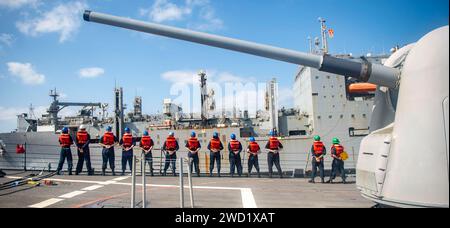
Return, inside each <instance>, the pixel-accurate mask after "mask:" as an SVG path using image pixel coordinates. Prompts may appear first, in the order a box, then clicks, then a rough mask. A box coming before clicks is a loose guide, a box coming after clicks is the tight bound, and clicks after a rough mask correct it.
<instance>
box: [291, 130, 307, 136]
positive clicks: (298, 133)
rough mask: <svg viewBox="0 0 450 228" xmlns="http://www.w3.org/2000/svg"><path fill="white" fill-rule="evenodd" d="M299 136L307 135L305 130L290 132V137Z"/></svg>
mask: <svg viewBox="0 0 450 228" xmlns="http://www.w3.org/2000/svg"><path fill="white" fill-rule="evenodd" d="M299 135H306V131H305V130H295V131H289V136H299Z"/></svg>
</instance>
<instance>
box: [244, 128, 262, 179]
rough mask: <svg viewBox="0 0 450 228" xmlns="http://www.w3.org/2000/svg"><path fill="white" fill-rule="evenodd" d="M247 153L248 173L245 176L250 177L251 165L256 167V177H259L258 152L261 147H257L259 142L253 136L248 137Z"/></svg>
mask: <svg viewBox="0 0 450 228" xmlns="http://www.w3.org/2000/svg"><path fill="white" fill-rule="evenodd" d="M247 153H248V174H247V176H248V177H250V176H251V174H252V169H253V166H254V167H255V169H256V172H257V173H258V177H259V178H261V174H260V173H259V161H258V154H260V153H261V148H260V147H259V144H258V143H257V142H256V140H255V138H254V137H250V143H249V144H248V148H247Z"/></svg>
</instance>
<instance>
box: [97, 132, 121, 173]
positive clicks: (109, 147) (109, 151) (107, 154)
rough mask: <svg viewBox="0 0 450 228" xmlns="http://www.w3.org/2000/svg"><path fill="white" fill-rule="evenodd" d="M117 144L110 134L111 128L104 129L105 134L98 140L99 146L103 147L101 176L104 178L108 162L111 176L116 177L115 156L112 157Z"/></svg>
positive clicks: (115, 138) (114, 137)
mask: <svg viewBox="0 0 450 228" xmlns="http://www.w3.org/2000/svg"><path fill="white" fill-rule="evenodd" d="M117 142H118V140H117V137H116V136H114V134H113V133H112V128H111V126H108V127H107V128H106V132H105V134H104V135H103V136H102V137H101V138H100V142H99V144H100V146H102V147H103V150H102V158H103V163H102V175H103V176H105V171H106V164H107V163H108V162H109V167H110V168H111V171H112V174H113V176H115V175H116V173H115V172H114V168H115V155H114V146H115V145H116V143H117Z"/></svg>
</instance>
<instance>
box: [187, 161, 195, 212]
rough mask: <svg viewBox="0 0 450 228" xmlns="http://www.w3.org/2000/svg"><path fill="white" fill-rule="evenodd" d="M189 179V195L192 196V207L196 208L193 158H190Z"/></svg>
mask: <svg viewBox="0 0 450 228" xmlns="http://www.w3.org/2000/svg"><path fill="white" fill-rule="evenodd" d="M187 160H188V181H189V195H190V197H191V207H192V208H194V189H193V187H192V167H191V165H192V158H188V159H187Z"/></svg>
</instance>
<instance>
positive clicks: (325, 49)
mask: <svg viewBox="0 0 450 228" xmlns="http://www.w3.org/2000/svg"><path fill="white" fill-rule="evenodd" d="M319 22H320V35H321V36H322V52H323V54H328V40H327V26H326V25H325V22H327V21H326V20H325V19H323V18H321V17H319Z"/></svg>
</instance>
